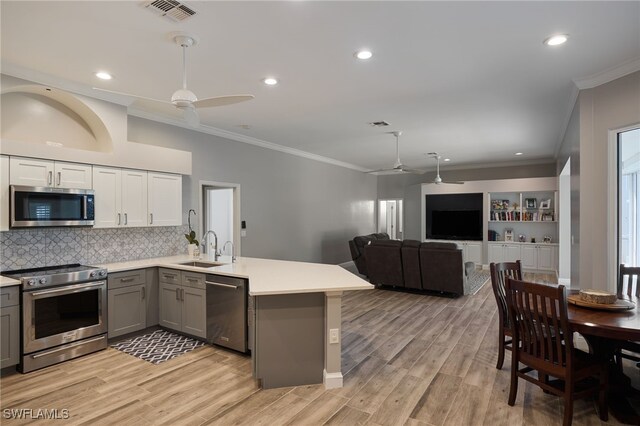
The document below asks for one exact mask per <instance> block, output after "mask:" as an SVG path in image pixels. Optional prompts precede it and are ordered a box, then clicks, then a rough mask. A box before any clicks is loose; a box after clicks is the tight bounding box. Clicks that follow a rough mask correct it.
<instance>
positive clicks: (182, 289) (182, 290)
mask: <svg viewBox="0 0 640 426" xmlns="http://www.w3.org/2000/svg"><path fill="white" fill-rule="evenodd" d="M180 291H181V292H182V296H181V298H182V301H183V302H184V288H181V289H180Z"/></svg>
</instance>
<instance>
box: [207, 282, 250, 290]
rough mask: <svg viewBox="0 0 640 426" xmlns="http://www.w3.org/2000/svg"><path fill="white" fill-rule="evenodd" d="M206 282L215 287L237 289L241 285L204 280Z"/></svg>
mask: <svg viewBox="0 0 640 426" xmlns="http://www.w3.org/2000/svg"><path fill="white" fill-rule="evenodd" d="M205 283H206V284H209V285H215V286H217V287H226V288H232V289H234V290H237V289H239V288H240V287H241V286H239V285H232V284H222V283H214V282H213V281H205Z"/></svg>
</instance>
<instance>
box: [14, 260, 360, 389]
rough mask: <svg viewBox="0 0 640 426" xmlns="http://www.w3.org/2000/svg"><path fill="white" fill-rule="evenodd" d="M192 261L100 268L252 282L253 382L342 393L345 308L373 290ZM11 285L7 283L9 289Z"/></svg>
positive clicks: (302, 274) (339, 272) (306, 269)
mask: <svg viewBox="0 0 640 426" xmlns="http://www.w3.org/2000/svg"><path fill="white" fill-rule="evenodd" d="M193 260H194V259H193V258H192V257H189V256H187V255H181V256H171V257H161V258H150V259H142V260H135V261H129V262H119V263H110V264H104V265H100V266H101V267H103V268H106V269H107V270H108V272H109V274H114V273H121V272H126V271H133V270H141V269H147V270H148V269H149V268H156V267H157V268H163V269H162V270H165V269H171V270H178V271H183V272H186V273H200V274H215V275H216V276H228V277H235V278H242V279H246V280H248V284H249V285H248V296H249V297H252V298H253V301H254V309H253V312H250V318H249V324H251V323H252V322H253V324H252V325H253V326H254V328H253V330H255V332H254V333H250V334H249V338H250V339H251V340H252V342H250V347H252V362H253V374H254V377H255V378H256V379H258V380H260V382H261V385H262V387H263V388H273V387H282V386H295V385H302V384H312V383H321V382H322V383H324V385H325V387H326V388H336V387H342V372H341V359H340V357H341V343H340V341H341V338H340V333H341V303H342V293H343V292H344V291H347V290H369V289H372V288H373V286H372V285H371V284H369V283H368V282H366V281H364V280H362V279H361V278H359V277H357V276H355V275H353V274H352V273H350V272H348V271H346V270H345V269H343V268H341V267H340V266H337V265H326V264H316V263H305V262H292V261H279V260H268V259H256V258H246V257H239V258H238V259H237V260H236V262H232V261H231V258H230V257H226V256H223V257H221V258H219V259H218V260H217V262H219V263H221V265H219V266H209V265H206V262H214V259H213V258H208V257H207V256H202V257H201V258H200V259H199V260H200V261H201V262H202V263H203V264H201V265H200V266H191V265H184V263H186V262H190V261H193ZM17 283H18V282H16V283H12V282H11V280H8V279H3V282H2V285H3V286H8V285H11V284H17Z"/></svg>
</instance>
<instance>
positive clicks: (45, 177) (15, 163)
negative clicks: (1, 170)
mask: <svg viewBox="0 0 640 426" xmlns="http://www.w3.org/2000/svg"><path fill="white" fill-rule="evenodd" d="M9 173H10V176H11V178H10V182H11V185H26V186H53V161H45V160H33V159H31V158H20V157H11V160H10V165H9Z"/></svg>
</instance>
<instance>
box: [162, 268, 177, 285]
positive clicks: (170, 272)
mask: <svg viewBox="0 0 640 426" xmlns="http://www.w3.org/2000/svg"><path fill="white" fill-rule="evenodd" d="M159 275H160V277H159V281H160V282H161V283H167V284H178V285H180V284H182V278H181V276H182V275H181V274H180V271H177V270H175V269H167V268H160V274H159Z"/></svg>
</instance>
